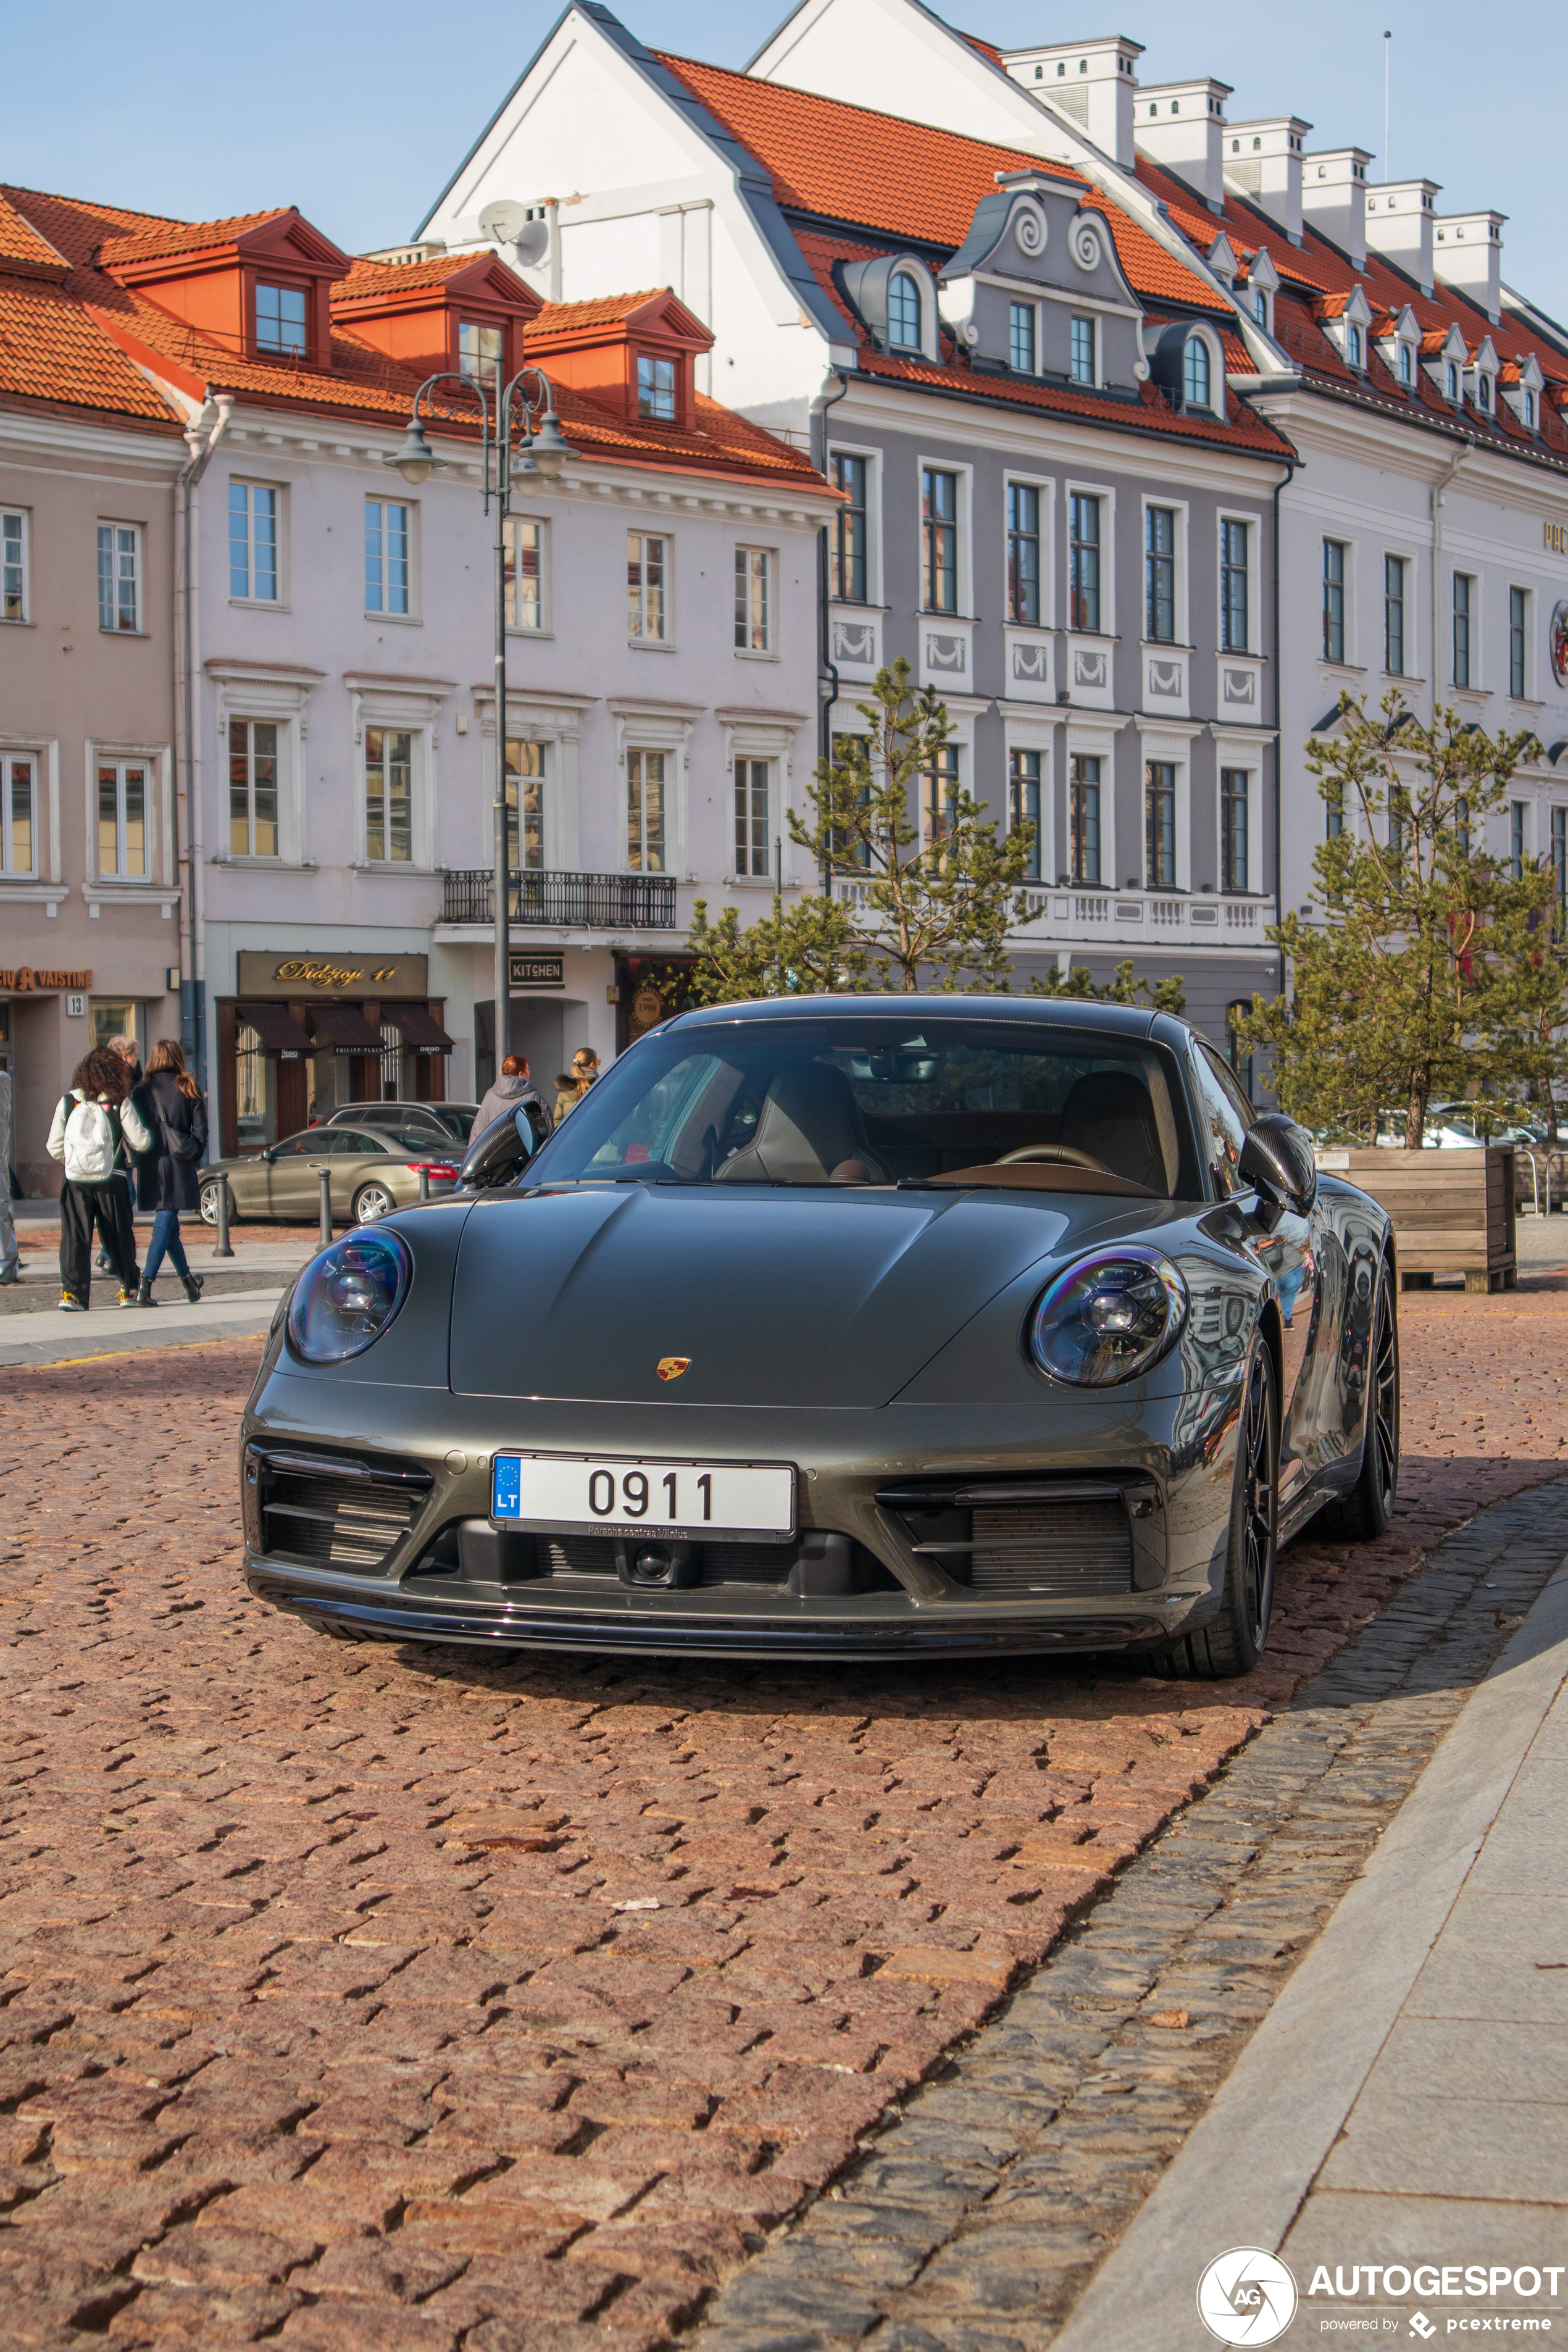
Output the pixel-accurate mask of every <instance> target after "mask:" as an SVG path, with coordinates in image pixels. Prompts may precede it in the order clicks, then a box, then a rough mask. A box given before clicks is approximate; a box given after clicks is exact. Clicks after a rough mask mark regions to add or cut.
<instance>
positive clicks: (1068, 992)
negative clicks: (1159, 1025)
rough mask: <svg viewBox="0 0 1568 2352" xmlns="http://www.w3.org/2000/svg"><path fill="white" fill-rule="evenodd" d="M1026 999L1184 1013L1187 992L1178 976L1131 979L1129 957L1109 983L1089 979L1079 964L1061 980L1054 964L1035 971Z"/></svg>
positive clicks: (1174, 973) (1117, 969) (1119, 966)
mask: <svg viewBox="0 0 1568 2352" xmlns="http://www.w3.org/2000/svg"><path fill="white" fill-rule="evenodd" d="M1024 993H1025V995H1026V996H1069V997H1077V998H1079V999H1081V1000H1084V1001H1086V1002H1088V1003H1091V1004H1147V1005H1148V1006H1150V1008H1151V1009H1152V1011H1153V1012H1155V1013H1184V1011H1185V1010H1186V1003H1187V992H1186V987H1185V984H1184V982H1183V979H1182V975H1181V973H1180V972H1179V971H1178V972H1173V973H1172V975H1171V977H1170V979H1169V980H1134V979H1133V977H1132V959H1131V956H1128V957H1127V958H1126V959H1125V960H1124V961H1122V962H1121V963H1119V964H1118V965H1117V967H1116V970H1115V971H1114V972H1113V973H1112V974H1111V976H1110V979H1109V980H1100V981H1097V980H1091V979H1090V978H1089V973H1088V972H1087V971H1085V970H1084V969H1083V967H1082V965H1081V964H1079V965H1075V967H1074V968H1073V970H1072V971H1069V972H1068V974H1067V976H1066V978H1065V979H1064V978H1063V976H1062V974H1061V972H1060V971H1058V969H1057V968H1056V966H1055V965H1054V964H1053V965H1052V967H1051V969H1050V971H1047V972H1044V973H1041V972H1037V973H1036V975H1035V977H1034V979H1033V980H1031V981H1030V982H1029V985H1028V987H1027V988H1026V990H1025V991H1024Z"/></svg>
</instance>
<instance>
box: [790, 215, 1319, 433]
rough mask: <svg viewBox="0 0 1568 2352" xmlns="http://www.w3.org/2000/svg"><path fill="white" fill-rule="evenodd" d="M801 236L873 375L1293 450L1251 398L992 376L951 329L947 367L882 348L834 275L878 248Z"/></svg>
mask: <svg viewBox="0 0 1568 2352" xmlns="http://www.w3.org/2000/svg"><path fill="white" fill-rule="evenodd" d="M796 236H797V240H798V242H799V245H800V249H801V251H802V252H803V253H804V254H805V258H806V260H807V261H808V262H809V263H810V265H811V268H812V270H813V272H814V274H815V276H816V280H817V283H818V284H819V285H820V286H821V287H822V289H823V290H824V292H825V293H826V295H827V297H828V299H830V300H831V302H832V303H833V305H834V308H835V309H836V310H837V312H838V314H839V316H840V317H841V318H842V319H843V320H844V322H845V326H846V329H847V331H848V332H849V333H850V334H851V335H853V336H854V338H855V341H856V343H857V346H858V366H859V367H860V369H861V370H862V371H863V373H866V374H867V375H874V376H882V377H887V378H889V379H890V380H893V381H900V380H901V381H902V382H904V383H920V384H926V385H929V386H930V387H931V389H932V390H940V391H943V392H951V393H956V394H959V395H961V396H962V397H963V398H964V399H969V400H991V401H1005V402H1006V404H1008V405H1009V406H1010V407H1015V408H1035V409H1041V410H1046V411H1048V412H1050V413H1051V414H1053V415H1061V416H1069V417H1079V418H1080V419H1082V420H1083V421H1084V422H1085V423H1089V424H1107V425H1119V426H1121V428H1122V430H1124V431H1126V432H1151V433H1168V434H1173V435H1176V436H1179V437H1182V438H1184V439H1188V440H1197V441H1210V442H1220V443H1223V444H1226V446H1230V447H1233V448H1234V447H1237V446H1239V447H1241V448H1245V449H1249V450H1252V451H1254V452H1256V453H1257V454H1258V456H1262V457H1287V456H1289V448H1290V445H1289V442H1288V441H1286V440H1285V439H1283V438H1282V436H1280V435H1279V433H1277V432H1276V431H1275V429H1274V427H1273V426H1272V425H1268V424H1266V423H1265V421H1264V420H1263V418H1262V417H1260V416H1258V415H1254V413H1253V412H1252V410H1251V409H1249V408H1248V407H1247V404H1246V403H1245V402H1244V401H1238V400H1237V399H1235V398H1234V397H1232V398H1231V399H1230V401H1229V403H1228V407H1229V414H1228V415H1226V417H1224V418H1221V417H1218V416H1203V415H1197V414H1195V413H1194V412H1193V411H1190V410H1189V411H1186V412H1184V413H1178V412H1177V411H1176V410H1175V409H1173V408H1172V407H1170V406H1169V405H1168V404H1167V403H1166V402H1165V401H1164V400H1163V398H1162V396H1161V394H1160V393H1159V392H1158V391H1157V390H1156V388H1155V386H1154V385H1153V384H1152V383H1145V384H1143V385H1142V387H1141V389H1140V393H1139V396H1138V398H1137V399H1135V400H1134V399H1131V398H1128V397H1125V396H1124V397H1121V398H1120V399H1119V398H1118V397H1117V396H1116V395H1115V394H1110V393H1103V392H1086V391H1083V390H1080V389H1079V387H1078V386H1077V385H1075V384H1069V383H1037V382H1033V381H1031V380H1030V379H1029V378H1027V377H1024V376H1016V375H993V374H992V373H990V372H989V371H988V370H984V369H980V368H973V367H972V366H971V365H970V363H969V361H968V357H967V355H966V354H964V355H961V354H960V353H959V352H958V351H957V350H956V348H955V346H954V345H953V344H952V339H951V338H950V337H948V336H946V335H945V334H944V336H943V338H942V349H943V352H944V355H945V356H944V362H943V364H942V365H941V366H940V367H933V366H932V365H931V362H929V361H928V360H911V359H905V358H903V357H901V356H895V355H894V354H892V353H890V352H879V350H878V349H877V348H876V346H875V344H873V343H872V342H871V341H869V340H868V337H867V335H866V333H865V331H864V329H863V328H862V327H861V326H860V324H859V322H858V320H857V319H856V318H855V315H854V313H853V312H852V311H851V310H850V309H849V306H848V304H847V302H846V301H845V299H844V297H843V295H842V294H841V293H840V292H839V290H838V288H837V284H836V282H835V280H834V276H833V266H834V264H835V262H838V261H864V260H865V259H867V258H868V256H869V255H871V254H873V253H875V252H877V251H878V249H879V248H878V247H875V246H872V245H865V244H861V243H860V242H858V240H857V239H854V238H850V237H836V236H825V235H822V234H820V233H818V232H816V231H814V230H811V229H801V230H797V232H796ZM882 249H883V250H886V248H885V247H884V248H882ZM1222 341H1224V343H1225V346H1226V366H1227V367H1231V366H1237V367H1241V366H1247V365H1249V364H1250V362H1248V361H1247V353H1246V351H1245V348H1244V346H1243V345H1242V344H1241V342H1240V341H1239V340H1238V339H1237V338H1233V337H1231V336H1228V335H1222Z"/></svg>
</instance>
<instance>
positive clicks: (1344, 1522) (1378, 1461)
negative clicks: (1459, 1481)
mask: <svg viewBox="0 0 1568 2352" xmlns="http://www.w3.org/2000/svg"><path fill="white" fill-rule="evenodd" d="M1398 1492H1399V1310H1398V1308H1397V1307H1396V1306H1395V1304H1394V1281H1393V1277H1392V1276H1391V1275H1390V1273H1389V1268H1388V1260H1387V1259H1386V1258H1384V1261H1383V1263H1382V1265H1380V1266H1379V1267H1378V1270H1377V1291H1376V1295H1375V1296H1374V1297H1373V1302H1372V1320H1371V1323H1370V1325H1369V1327H1368V1339H1367V1357H1366V1431H1365V1434H1364V1436H1363V1440H1362V1451H1361V1472H1360V1475H1358V1477H1357V1479H1356V1482H1355V1485H1354V1486H1352V1488H1351V1490H1350V1492H1349V1494H1348V1495H1342V1496H1339V1498H1338V1499H1337V1501H1335V1502H1332V1503H1330V1504H1329V1505H1328V1507H1326V1508H1325V1509H1324V1510H1321V1511H1320V1512H1319V1514H1318V1516H1317V1518H1316V1519H1315V1520H1314V1522H1313V1525H1312V1533H1313V1534H1314V1535H1315V1536H1321V1537H1325V1538H1328V1539H1329V1540H1330V1541H1331V1542H1332V1541H1336V1540H1337V1541H1339V1542H1342V1543H1372V1542H1373V1541H1374V1540H1375V1539H1376V1538H1377V1537H1379V1536H1380V1535H1383V1534H1384V1532H1385V1531H1386V1529H1387V1528H1388V1526H1389V1523H1390V1521H1391V1520H1392V1519H1393V1517H1394V1498H1395V1496H1397V1494H1398Z"/></svg>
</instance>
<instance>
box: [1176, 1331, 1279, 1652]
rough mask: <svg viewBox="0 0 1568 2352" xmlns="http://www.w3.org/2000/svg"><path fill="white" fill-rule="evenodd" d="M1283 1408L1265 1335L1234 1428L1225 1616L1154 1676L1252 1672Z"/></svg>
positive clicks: (1270, 1597) (1264, 1612)
mask: <svg viewBox="0 0 1568 2352" xmlns="http://www.w3.org/2000/svg"><path fill="white" fill-rule="evenodd" d="M1278 1482H1279V1410H1278V1406H1277V1404H1276V1402H1275V1393H1274V1362H1273V1359H1272V1358H1271V1356H1270V1355H1269V1353H1268V1349H1267V1348H1266V1347H1265V1346H1264V1344H1263V1342H1262V1340H1261V1339H1259V1340H1258V1341H1257V1342H1256V1343H1255V1345H1254V1347H1253V1351H1252V1360H1251V1361H1250V1363H1249V1364H1248V1366H1247V1384H1246V1388H1245V1390H1244V1392H1243V1396H1242V1404H1241V1412H1240V1415H1239V1417H1238V1420H1237V1433H1236V1475H1235V1479H1234V1482H1233V1484H1232V1486H1231V1496H1230V1541H1229V1545H1228V1547H1227V1549H1226V1570H1225V1592H1224V1596H1223V1598H1222V1600H1221V1601H1220V1607H1219V1614H1218V1615H1217V1616H1216V1617H1214V1618H1212V1619H1211V1620H1210V1622H1209V1623H1208V1624H1206V1625H1204V1626H1202V1627H1200V1628H1199V1630H1198V1631H1197V1632H1196V1633H1186V1634H1184V1635H1183V1637H1182V1639H1181V1640H1180V1641H1179V1642H1174V1643H1172V1644H1171V1646H1170V1648H1169V1649H1167V1650H1162V1651H1161V1652H1160V1653H1159V1654H1158V1655H1157V1656H1156V1657H1155V1658H1154V1659H1153V1660H1152V1665H1153V1668H1154V1671H1155V1673H1156V1674H1162V1675H1172V1676H1173V1677H1175V1678H1177V1679H1181V1680H1186V1679H1191V1680H1194V1681H1196V1682H1216V1681H1220V1680H1224V1679H1227V1678H1228V1677H1230V1676H1231V1675H1246V1674H1250V1673H1251V1671H1252V1669H1253V1667H1254V1666H1255V1665H1256V1664H1258V1659H1259V1658H1260V1657H1261V1656H1262V1654H1263V1650H1264V1645H1265V1643H1267V1641H1268V1621H1269V1619H1270V1617H1271V1616H1272V1615H1273V1613H1274V1569H1275V1560H1276V1556H1277V1553H1278V1549H1279V1483H1278Z"/></svg>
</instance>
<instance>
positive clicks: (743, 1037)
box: [527, 1011, 1202, 1200]
mask: <svg viewBox="0 0 1568 2352" xmlns="http://www.w3.org/2000/svg"><path fill="white" fill-rule="evenodd" d="M959 1178H965V1179H970V1180H972V1181H976V1182H983V1183H988V1184H996V1183H1002V1184H1011V1185H1017V1186H1020V1187H1024V1188H1027V1189H1029V1190H1035V1189H1050V1190H1062V1189H1079V1190H1085V1191H1108V1190H1110V1191H1126V1190H1127V1189H1129V1188H1130V1187H1131V1188H1136V1189H1137V1190H1139V1191H1142V1192H1148V1193H1152V1194H1154V1195H1157V1196H1158V1197H1160V1198H1162V1199H1167V1200H1168V1199H1195V1198H1199V1197H1201V1192H1202V1188H1201V1185H1200V1183H1199V1181H1198V1178H1197V1174H1196V1170H1195V1163H1194V1155H1193V1148H1192V1142H1191V1137H1190V1132H1189V1129H1188V1125H1187V1120H1186V1117H1185V1113H1184V1108H1183V1097H1182V1092H1181V1087H1180V1084H1179V1080H1178V1077H1177V1074H1176V1069H1175V1065H1174V1062H1173V1058H1172V1056H1171V1055H1169V1054H1167V1053H1166V1052H1165V1051H1163V1049H1162V1048H1160V1047H1158V1046H1154V1045H1145V1044H1143V1043H1142V1042H1139V1041H1134V1040H1133V1039H1131V1038H1124V1037H1121V1036H1116V1035H1110V1034H1097V1033H1094V1032H1092V1031H1087V1030H1072V1029H1069V1028H1068V1027H1066V1026H1059V1027H1058V1026H1057V1025H1055V1024H1052V1025H1050V1026H1047V1024H1045V1023H1043V1022H1041V1023H1039V1024H1036V1023H1033V1022H1022V1021H1009V1022H1005V1023H1004V1022H998V1021H986V1020H984V1019H981V1018H968V1019H964V1018H956V1019H949V1018H946V1017H938V1018H936V1019H931V1018H928V1017H924V1016H923V1015H922V1017H921V1019H919V1020H911V1019H910V1017H909V1016H908V1015H907V1014H906V1015H904V1016H902V1017H900V1016H899V1015H898V1014H888V1013H851V1012H849V1011H846V1012H845V1013H843V1014H841V1015H836V1016H833V1017H831V1018H829V1019H826V1020H822V1021H815V1020H807V1019H801V1018H795V1019H784V1020H756V1019H747V1020H741V1021H734V1022H726V1023H719V1022H714V1023H711V1024H707V1023H705V1024H703V1025H702V1026H700V1027H693V1028H677V1029H674V1030H671V1031H668V1032H667V1033H666V1034H664V1035H662V1036H658V1037H650V1038H648V1039H647V1040H645V1041H644V1043H643V1044H641V1045H639V1046H638V1047H637V1051H636V1053H635V1054H632V1055H627V1056H626V1059H625V1060H624V1061H622V1062H620V1063H619V1064H617V1065H616V1067H615V1068H614V1069H613V1070H611V1071H609V1072H608V1073H607V1074H606V1076H604V1077H603V1078H601V1079H600V1081H599V1083H598V1085H597V1086H595V1087H594V1088H593V1090H592V1091H591V1093H589V1094H588V1095H587V1096H586V1097H584V1100H583V1101H582V1102H581V1103H580V1104H579V1105H578V1106H577V1108H576V1109H575V1110H574V1112H573V1113H572V1116H571V1118H569V1119H566V1120H564V1121H563V1124H562V1126H561V1127H560V1128H559V1129H557V1131H556V1133H555V1135H554V1136H553V1137H552V1139H551V1140H550V1141H549V1142H548V1143H547V1144H545V1145H544V1147H543V1148H542V1150H541V1151H540V1152H539V1154H538V1155H537V1157H536V1158H535V1159H534V1160H532V1161H531V1163H530V1166H529V1170H528V1176H527V1181H528V1182H529V1183H531V1184H556V1183H574V1182H576V1183H594V1182H622V1183H625V1182H637V1181H641V1182H667V1183H679V1184H791V1185H820V1184H837V1185H842V1184H862V1185H863V1184H892V1183H898V1182H906V1183H907V1182H925V1183H937V1184H944V1185H945V1184H951V1183H952V1182H953V1181H956V1180H958V1179H959Z"/></svg>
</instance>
